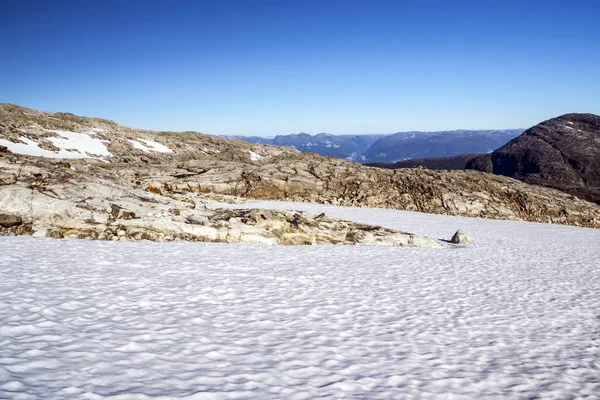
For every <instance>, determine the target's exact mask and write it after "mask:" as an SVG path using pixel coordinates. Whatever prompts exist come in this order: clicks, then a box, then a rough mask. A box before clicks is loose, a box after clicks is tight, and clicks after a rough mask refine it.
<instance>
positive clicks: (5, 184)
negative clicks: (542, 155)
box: [0, 105, 600, 246]
mask: <svg viewBox="0 0 600 400" xmlns="http://www.w3.org/2000/svg"><path fill="white" fill-rule="evenodd" d="M0 146H1V147H0V214H4V215H5V217H2V218H5V222H4V223H2V222H1V221H2V219H0V233H3V234H35V235H43V236H52V237H92V238H99V239H112V240H127V239H134V240H137V239H148V240H177V239H184V240H196V241H224V242H253V243H273V244H318V243H344V244H392V245H423V246H441V245H442V244H440V243H439V242H437V241H430V240H429V239H425V238H420V237H417V236H414V235H410V234H405V233H402V232H393V231H389V230H385V229H383V228H377V227H370V226H363V225H358V224H353V223H350V222H347V221H341V220H336V219H333V218H329V217H327V216H314V215H309V214H303V213H289V212H273V211H266V210H243V211H240V210H236V211H232V210H229V209H226V208H223V209H215V205H214V202H215V201H220V202H243V201H244V199H247V198H253V199H277V200H288V201H311V202H318V203H326V204H338V205H349V206H358V207H382V208H394V209H404V210H414V211H422V212H427V213H435V214H448V215H463V216H473V217H484V218H494V219H513V220H527V221H535V222H551V223H559V224H569V225H579V226H587V227H596V228H598V227H600V207H598V206H597V205H595V204H592V203H590V202H587V201H583V200H580V199H578V198H576V197H575V196H572V195H569V194H565V193H562V192H559V191H557V190H553V189H548V188H543V187H538V186H532V185H528V184H525V183H522V182H519V181H517V180H514V179H511V178H507V177H501V176H495V175H490V174H486V173H482V172H478V171H432V170H427V169H424V168H414V169H399V170H383V169H378V168H371V167H366V166H361V165H359V164H355V163H352V162H348V161H344V160H339V159H333V158H328V157H321V156H317V155H315V154H310V153H300V152H298V151H297V150H295V149H292V148H286V147H276V146H269V145H260V144H258V145H256V144H248V143H244V142H240V141H234V140H225V139H220V138H214V137H211V136H208V135H204V134H201V133H197V132H183V133H172V132H154V131H146V130H137V129H133V128H128V127H124V126H121V125H118V124H116V123H114V122H112V121H107V120H100V119H94V118H84V117H77V116H74V115H72V114H64V113H55V114H51V113H42V112H38V111H35V110H29V109H26V108H22V107H17V106H12V105H0ZM32 154H33V155H37V156H32ZM16 218H17V219H20V221H21V222H18V223H17V222H16V220H15V219H16ZM11 221H12V222H11ZM457 228H458V227H457Z"/></svg>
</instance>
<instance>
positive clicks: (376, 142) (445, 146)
mask: <svg viewBox="0 0 600 400" xmlns="http://www.w3.org/2000/svg"><path fill="white" fill-rule="evenodd" d="M523 131H524V129H506V130H455V131H436V132H418V131H414V132H399V133H395V134H389V135H384V134H368V135H332V134H329V133H319V134H317V135H310V134H308V133H298V134H292V135H278V136H275V137H274V138H265V137H260V136H223V137H226V138H229V139H238V140H243V141H246V142H249V143H256V144H272V145H277V146H291V147H294V148H296V149H298V150H300V151H305V152H311V153H316V154H319V155H322V156H330V157H337V158H343V159H346V160H350V161H355V162H360V163H390V162H397V161H401V160H407V159H411V158H431V157H449V156H456V155H459V154H463V153H487V152H491V151H493V150H495V149H497V148H498V147H500V146H503V145H504V144H506V143H507V142H508V141H510V140H511V139H513V138H515V137H517V136H518V135H520V134H521V133H523Z"/></svg>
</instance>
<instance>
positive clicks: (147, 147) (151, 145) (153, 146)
mask: <svg viewBox="0 0 600 400" xmlns="http://www.w3.org/2000/svg"><path fill="white" fill-rule="evenodd" d="M127 140H128V141H129V143H131V145H132V146H133V147H134V148H136V149H139V150H142V151H144V152H146V153H149V152H151V151H154V152H156V153H173V150H171V149H170V148H168V147H167V146H165V145H164V144H160V143H158V142H154V141H152V140H147V139H140V138H138V140H131V139H127ZM140 142H144V143H145V144H143V143H140Z"/></svg>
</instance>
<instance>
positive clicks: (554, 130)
mask: <svg viewBox="0 0 600 400" xmlns="http://www.w3.org/2000/svg"><path fill="white" fill-rule="evenodd" d="M467 168H470V169H475V170H479V171H483V172H488V173H494V174H497V175H503V176H509V177H511V178H515V179H518V180H521V181H523V182H527V183H530V184H534V185H541V186H546V187H551V188H556V189H558V190H561V191H564V192H566V193H570V194H573V195H575V196H578V197H580V198H583V199H587V200H590V201H592V202H596V203H600V116H598V115H593V114H566V115H563V116H561V117H558V118H553V119H550V120H547V121H544V122H542V123H540V124H538V125H536V126H534V127H532V128H530V129H528V130H527V131H525V132H524V133H523V134H522V135H521V136H519V137H517V138H515V139H513V140H511V141H510V142H508V143H507V144H506V145H505V146H502V147H500V148H499V149H497V150H495V151H494V152H492V153H491V154H486V155H482V156H479V157H477V158H475V159H473V160H471V161H470V162H469V163H468V165H467Z"/></svg>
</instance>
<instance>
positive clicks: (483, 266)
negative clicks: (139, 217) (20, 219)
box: [0, 202, 600, 399]
mask: <svg viewBox="0 0 600 400" xmlns="http://www.w3.org/2000/svg"><path fill="white" fill-rule="evenodd" d="M256 205H257V206H262V207H269V208H294V209H304V210H307V211H311V212H315V213H318V212H321V211H324V212H326V213H327V214H328V215H332V216H338V217H344V218H349V217H351V218H349V219H353V220H356V221H359V222H368V223H374V224H381V225H384V226H387V227H390V228H396V229H400V230H404V231H410V232H414V233H417V234H422V235H428V236H431V237H436V238H444V239H449V238H450V237H451V236H452V234H453V233H454V232H455V231H456V230H457V229H462V230H465V231H466V232H468V233H469V234H470V235H472V236H473V237H474V239H475V240H477V241H478V243H479V244H478V245H477V246H473V247H455V248H450V249H422V248H377V247H367V246H297V247H278V246H260V245H238V244H236V245H232V244H216V243H183V242H175V243H140V242H138V243H134V242H129V243H115V242H102V241H87V240H52V239H36V238H28V237H17V238H14V237H13V238H8V237H4V238H0V398H3V399H4V398H7V399H34V398H52V399H62V398H82V399H104V398H112V399H147V398H165V399H166V398H174V397H177V398H189V399H231V398H257V399H313V398H358V399H398V398H414V399H440V398H442V399H473V398H481V399H506V398H514V399H522V398H543V399H569V398H588V399H594V398H599V393H600V357H599V354H600V301H599V300H598V299H599V295H600V268H599V261H598V260H600V246H598V244H600V230H592V229H582V228H574V227H565V226H557V225H554V226H553V225H544V224H533V223H525V222H510V221H491V220H482V219H470V218H461V217H447V216H438V215H428V214H418V213H409V212H402V211H393V210H373V209H354V208H342V207H333V206H321V205H312V204H290V203H274V202H260V203H256ZM242 206H243V207H248V205H242Z"/></svg>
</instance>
